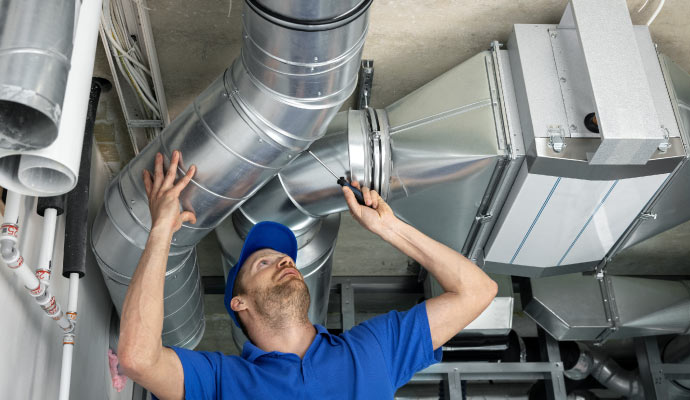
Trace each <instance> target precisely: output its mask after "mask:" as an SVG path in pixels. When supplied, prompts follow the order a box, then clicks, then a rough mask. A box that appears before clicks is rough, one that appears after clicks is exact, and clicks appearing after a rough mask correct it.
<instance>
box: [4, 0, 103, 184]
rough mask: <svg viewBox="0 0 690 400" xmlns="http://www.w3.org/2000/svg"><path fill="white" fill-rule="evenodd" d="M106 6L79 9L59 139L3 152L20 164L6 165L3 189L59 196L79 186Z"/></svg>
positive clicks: (88, 4)
mask: <svg viewBox="0 0 690 400" xmlns="http://www.w3.org/2000/svg"><path fill="white" fill-rule="evenodd" d="M102 4H103V2H102V0H83V2H82V5H81V8H80V10H79V20H78V22H77V29H76V34H75V36H74V49H73V51H72V68H71V69H70V71H69V75H68V77H67V87H66V89H65V100H64V104H63V109H62V118H61V120H60V126H59V129H58V136H57V139H55V141H54V142H53V143H52V144H51V145H50V146H48V147H46V148H44V149H41V150H32V151H26V152H22V153H18V152H17V151H1V152H0V159H1V158H5V157H9V156H15V158H16V159H18V160H19V161H18V162H17V161H14V160H13V161H7V162H3V163H2V168H0V186H2V187H5V188H8V189H10V190H14V191H17V192H20V193H22V194H25V195H31V196H55V195H59V194H63V193H67V192H69V191H70V190H72V189H73V188H74V187H75V186H76V184H77V179H78V177H79V163H80V159H81V147H82V143H83V140H84V124H85V122H86V109H87V106H88V101H89V92H90V90H91V77H92V76H93V65H94V59H95V55H96V44H97V42H98V40H97V39H98V26H99V24H100V15H101V7H102ZM20 155H21V157H18V156H20Z"/></svg>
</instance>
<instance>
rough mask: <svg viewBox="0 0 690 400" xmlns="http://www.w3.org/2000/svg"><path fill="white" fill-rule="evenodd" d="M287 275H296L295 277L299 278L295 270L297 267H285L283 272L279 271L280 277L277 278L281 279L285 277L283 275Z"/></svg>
mask: <svg viewBox="0 0 690 400" xmlns="http://www.w3.org/2000/svg"><path fill="white" fill-rule="evenodd" d="M288 275H294V276H296V277H298V278H299V272H298V271H297V269H295V268H286V269H285V270H283V272H281V274H280V277H279V278H278V280H282V279H283V278H285V277H286V276H288Z"/></svg>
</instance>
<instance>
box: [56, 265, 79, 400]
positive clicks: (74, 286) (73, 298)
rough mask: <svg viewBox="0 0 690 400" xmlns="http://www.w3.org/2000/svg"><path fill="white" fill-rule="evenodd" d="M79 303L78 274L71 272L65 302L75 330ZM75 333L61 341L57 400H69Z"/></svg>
mask: <svg viewBox="0 0 690 400" xmlns="http://www.w3.org/2000/svg"><path fill="white" fill-rule="evenodd" d="M78 301H79V274H78V273H76V272H73V273H71V274H69V298H68V300H67V318H69V319H70V320H71V322H72V323H73V324H74V327H75V328H76V324H77V304H78ZM75 336H76V335H75V333H74V330H72V332H71V333H68V334H66V335H65V337H64V339H63V341H62V369H61V372H60V392H59V397H58V400H68V399H69V389H70V383H71V379H72V353H73V351H74V341H75Z"/></svg>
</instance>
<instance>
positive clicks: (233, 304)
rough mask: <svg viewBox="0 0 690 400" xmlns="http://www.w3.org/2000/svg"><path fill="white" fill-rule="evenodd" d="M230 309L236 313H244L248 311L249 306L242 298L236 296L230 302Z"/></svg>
mask: <svg viewBox="0 0 690 400" xmlns="http://www.w3.org/2000/svg"><path fill="white" fill-rule="evenodd" d="M230 308H232V311H234V312H239V311H244V310H246V309H247V304H246V303H245V302H244V299H242V297H241V296H235V297H233V298H232V300H230Z"/></svg>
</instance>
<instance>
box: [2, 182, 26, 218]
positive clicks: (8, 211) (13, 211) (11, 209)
mask: <svg viewBox="0 0 690 400" xmlns="http://www.w3.org/2000/svg"><path fill="white" fill-rule="evenodd" d="M21 200H22V195H21V194H19V193H17V192H14V191H12V190H8V191H7V198H6V199H5V218H4V219H3V223H5V224H16V223H17V221H19V204H20V203H21Z"/></svg>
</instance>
